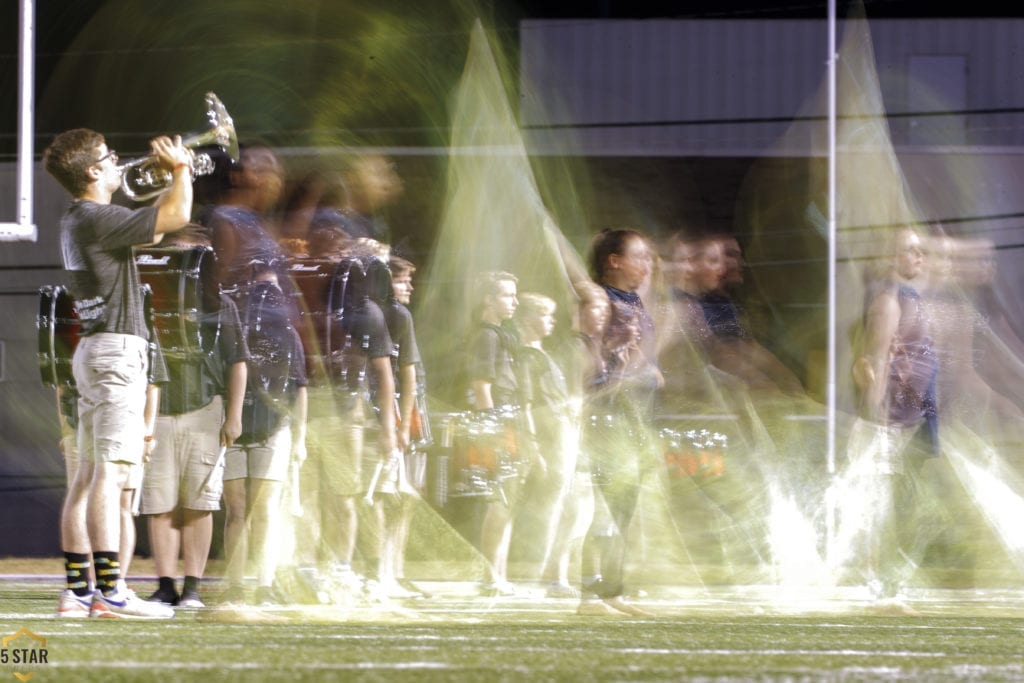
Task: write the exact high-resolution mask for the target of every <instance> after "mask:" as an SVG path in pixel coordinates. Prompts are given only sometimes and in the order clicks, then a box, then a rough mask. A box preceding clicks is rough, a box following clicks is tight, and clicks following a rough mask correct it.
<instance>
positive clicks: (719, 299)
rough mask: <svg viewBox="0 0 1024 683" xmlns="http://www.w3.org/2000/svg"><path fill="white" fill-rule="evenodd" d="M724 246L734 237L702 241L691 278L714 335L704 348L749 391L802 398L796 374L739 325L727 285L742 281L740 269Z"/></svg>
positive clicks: (729, 243) (738, 312)
mask: <svg viewBox="0 0 1024 683" xmlns="http://www.w3.org/2000/svg"><path fill="white" fill-rule="evenodd" d="M727 245H735V238H730V237H726V238H713V239H709V240H705V241H703V242H702V243H701V250H700V253H701V256H700V257H699V258H698V260H697V265H696V267H697V272H696V273H695V274H694V276H693V282H694V288H695V289H697V290H698V291H699V292H700V303H701V307H702V308H703V311H704V318H705V321H706V323H707V328H708V329H709V330H710V332H711V334H712V335H713V337H712V338H711V339H710V340H708V343H707V344H706V345H705V346H706V348H707V349H708V352H709V354H710V359H711V362H712V363H713V364H714V365H715V367H717V368H719V369H720V370H722V371H723V372H726V373H729V374H730V375H734V376H735V377H738V378H739V379H740V380H741V381H743V382H744V383H745V384H746V385H747V386H748V387H750V388H751V389H754V390H765V391H776V390H778V391H782V392H784V393H786V394H791V395H802V394H803V386H802V385H801V384H800V380H798V379H797V377H796V375H794V374H793V372H792V371H791V370H790V369H789V368H787V367H786V366H785V365H784V364H783V363H782V362H781V361H780V360H779V359H778V358H776V357H775V355H774V354H772V353H771V352H770V351H769V350H768V349H766V348H764V346H762V345H761V344H760V343H759V342H758V341H757V340H756V339H755V338H754V337H753V335H751V334H750V332H749V331H748V330H747V329H746V327H745V326H744V324H743V323H742V321H741V319H740V311H739V308H738V307H737V305H736V304H735V302H734V301H733V299H732V296H731V295H730V294H729V291H728V290H727V286H735V285H736V284H737V283H738V282H742V270H741V268H740V267H739V265H738V261H736V259H731V260H730V259H728V258H727V257H726V246H727ZM730 263H732V264H733V265H732V266H730V265H729V264H730ZM730 283H731V284H730Z"/></svg>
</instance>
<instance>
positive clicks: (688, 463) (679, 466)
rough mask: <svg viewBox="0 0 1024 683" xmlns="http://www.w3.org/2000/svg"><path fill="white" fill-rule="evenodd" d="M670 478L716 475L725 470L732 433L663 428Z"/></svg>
mask: <svg viewBox="0 0 1024 683" xmlns="http://www.w3.org/2000/svg"><path fill="white" fill-rule="evenodd" d="M659 436H660V437H661V443H662V447H663V449H664V450H663V453H664V457H665V467H666V468H667V470H668V476H669V479H681V478H694V479H714V478H716V477H720V476H722V475H723V474H725V463H726V460H725V453H726V451H727V450H728V448H729V437H728V436H726V435H725V434H722V433H721V432H715V431H712V430H710V429H703V428H694V429H685V430H675V429H662V430H661V431H660V433H659Z"/></svg>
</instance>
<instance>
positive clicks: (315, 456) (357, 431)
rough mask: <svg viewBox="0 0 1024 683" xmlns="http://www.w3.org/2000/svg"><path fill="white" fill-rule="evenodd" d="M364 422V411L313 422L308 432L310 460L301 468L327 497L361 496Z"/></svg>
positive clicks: (311, 421)
mask: <svg viewBox="0 0 1024 683" xmlns="http://www.w3.org/2000/svg"><path fill="white" fill-rule="evenodd" d="M364 431H365V430H364V428H363V419H362V415H361V412H358V411H357V412H356V413H355V414H349V415H344V416H342V415H332V416H327V417H325V416H320V417H317V418H314V419H311V420H310V422H309V427H308V429H307V431H306V434H307V436H306V446H307V453H308V460H307V461H306V463H305V464H304V465H303V466H302V467H303V471H308V472H310V473H311V474H312V475H313V476H314V477H316V478H318V479H319V481H320V491H322V492H324V493H326V494H328V495H339V496H362V495H364V494H365V493H366V489H365V488H364V482H363V462H362V461H363V441H364V439H363V436H364Z"/></svg>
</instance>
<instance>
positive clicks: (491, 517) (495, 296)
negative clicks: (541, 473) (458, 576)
mask: <svg viewBox="0 0 1024 683" xmlns="http://www.w3.org/2000/svg"><path fill="white" fill-rule="evenodd" d="M518 281H519V280H518V278H516V276H515V275H513V274H511V273H507V272H503V271H489V272H485V273H482V274H480V275H479V277H478V286H477V289H476V291H477V294H478V295H479V297H480V304H479V307H478V309H477V311H476V316H475V317H476V327H475V329H474V330H473V331H472V333H471V335H470V340H469V343H468V344H467V347H466V348H467V349H468V369H467V372H466V376H467V379H468V380H469V393H470V402H471V405H472V408H473V410H475V411H492V412H493V411H494V410H495V409H505V410H507V411H510V412H514V413H517V416H519V415H521V411H522V409H523V404H524V399H523V387H522V379H521V377H520V374H519V370H518V368H517V365H516V348H517V347H518V341H517V340H516V337H515V333H514V331H512V330H510V329H509V327H508V326H507V323H508V322H509V321H510V320H511V319H512V316H513V315H514V314H515V311H516V308H517V307H518V306H519V298H518V294H517V283H518ZM518 426H519V427H520V428H519V429H517V430H516V439H517V445H518V448H519V449H520V450H523V451H527V452H530V451H529V448H530V446H529V445H528V444H527V443H526V441H527V440H528V439H529V438H530V434H529V431H528V430H527V429H523V428H521V426H522V425H521V424H520V425H518ZM517 457H520V456H517ZM538 460H539V458H538ZM538 464H540V466H541V467H543V464H542V463H538ZM496 466H497V464H496ZM514 468H515V470H516V471H515V472H514V473H513V474H512V476H510V477H506V478H505V479H504V480H503V481H496V482H494V483H495V485H496V489H497V490H496V492H495V493H494V494H493V495H492V496H491V498H490V499H489V500H488V502H487V505H486V508H485V510H484V516H483V521H482V525H481V529H480V551H481V552H482V553H483V556H484V559H485V560H486V561H487V571H488V576H487V578H485V579H484V581H482V582H481V584H480V592H481V593H482V594H484V595H490V596H507V597H514V596H516V595H519V590H518V589H517V587H516V586H515V585H514V584H512V583H511V582H510V581H509V580H508V551H509V544H510V542H511V540H512V525H513V521H514V519H515V516H514V508H515V506H516V504H517V503H518V501H519V496H520V492H521V479H522V478H523V477H524V476H525V474H526V471H525V466H524V464H523V463H521V462H517V463H516V464H515V466H514ZM494 475H495V476H496V477H497V475H498V473H497V472H495V473H494Z"/></svg>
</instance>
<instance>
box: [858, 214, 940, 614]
mask: <svg viewBox="0 0 1024 683" xmlns="http://www.w3.org/2000/svg"><path fill="white" fill-rule="evenodd" d="M887 246H888V254H889V256H887V257H885V259H884V262H883V265H882V267H881V268H880V269H878V271H877V272H874V273H871V274H870V276H869V281H868V282H867V286H866V291H865V308H864V319H863V333H862V336H861V337H862V342H861V343H860V344H859V345H858V353H857V354H855V359H854V363H853V371H852V372H853V379H854V384H855V386H856V388H857V390H858V415H859V418H858V420H857V421H856V422H855V424H854V426H853V429H852V430H851V433H850V439H849V442H848V444H847V458H848V475H849V476H850V477H851V479H852V481H853V485H852V487H851V488H852V490H853V492H852V494H853V495H857V496H860V497H861V499H862V500H861V503H862V505H863V507H864V510H865V513H864V514H865V517H866V519H864V520H863V521H858V520H853V521H852V522H851V524H854V525H856V526H857V527H858V529H855V530H854V531H853V532H851V533H856V532H857V531H858V530H861V529H862V530H863V534H864V535H865V536H866V538H865V540H866V543H867V547H866V551H867V563H868V564H867V572H868V576H867V578H868V586H869V588H870V589H871V590H872V592H873V593H874V595H875V597H876V598H877V599H878V600H880V601H882V602H883V603H884V604H888V603H890V602H891V603H892V604H893V605H894V606H895V607H897V608H900V609H903V610H905V611H906V612H908V613H912V612H913V610H911V609H910V608H909V607H906V606H905V604H904V603H903V596H902V590H903V587H904V584H905V581H906V579H907V578H908V576H909V573H910V572H912V571H913V570H914V569H915V568H916V562H917V561H918V560H919V559H920V556H921V552H922V551H923V549H924V547H925V545H926V544H927V542H928V539H929V538H930V537H931V536H933V535H934V534H935V533H936V532H937V531H938V529H937V528H934V527H933V525H932V523H931V522H934V520H930V519H928V518H927V512H926V506H927V505H928V503H929V501H927V500H926V498H925V497H924V496H922V495H921V494H922V489H921V486H920V485H921V482H922V480H921V474H922V469H923V468H924V467H925V466H926V463H927V462H928V461H929V460H931V459H933V458H935V457H937V455H938V452H937V448H938V405H937V396H936V380H937V375H938V359H937V356H936V350H935V348H934V345H933V340H932V336H931V334H932V332H931V327H932V326H931V321H930V320H929V319H928V312H927V308H926V306H925V303H924V301H923V300H922V298H921V295H920V293H919V292H918V290H917V289H916V288H915V287H914V286H913V284H912V283H913V281H915V280H917V279H918V278H919V277H920V276H921V275H922V274H923V271H924V268H925V252H924V249H923V246H922V239H921V237H920V236H919V235H918V234H917V232H915V231H914V230H913V229H912V228H909V227H904V228H900V229H898V230H896V231H895V234H894V235H893V236H892V237H891V239H890V240H889V244H888V245H887Z"/></svg>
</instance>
